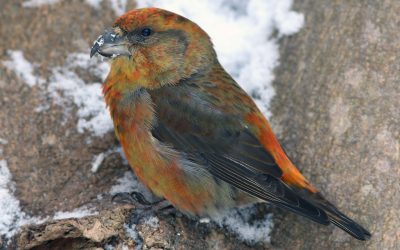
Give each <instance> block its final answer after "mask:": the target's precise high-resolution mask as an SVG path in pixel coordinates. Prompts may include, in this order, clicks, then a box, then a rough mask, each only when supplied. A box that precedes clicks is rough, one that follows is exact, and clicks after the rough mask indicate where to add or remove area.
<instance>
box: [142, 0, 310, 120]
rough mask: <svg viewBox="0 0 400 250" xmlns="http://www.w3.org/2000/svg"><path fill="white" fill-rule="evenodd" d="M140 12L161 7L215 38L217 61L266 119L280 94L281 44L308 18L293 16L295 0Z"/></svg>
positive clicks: (149, 1) (166, 1) (220, 2)
mask: <svg viewBox="0 0 400 250" xmlns="http://www.w3.org/2000/svg"><path fill="white" fill-rule="evenodd" d="M137 3H138V7H140V8H142V7H150V6H151V7H158V8H164V9H167V10H170V11H173V12H176V13H178V14H181V15H183V16H185V17H187V18H189V19H190V20H192V21H194V22H196V23H197V24H199V25H200V27H202V28H203V29H204V30H205V31H206V32H207V33H208V34H209V35H210V37H211V39H212V41H213V43H214V45H215V49H216V51H217V54H218V58H219V60H220V62H221V64H222V65H223V66H224V67H225V68H226V70H227V71H228V72H229V73H230V74H231V75H232V76H233V77H234V78H235V79H236V80H237V82H238V83H239V84H240V85H241V86H242V87H243V88H244V89H245V90H246V91H247V93H249V94H251V95H252V96H253V97H254V98H255V100H256V103H257V105H258V107H259V108H260V109H261V110H262V111H263V113H264V114H265V115H267V117H269V116H270V115H271V114H270V111H269V110H268V108H269V103H270V101H271V99H272V97H273V96H274V94H275V91H274V89H273V87H272V81H273V79H274V75H273V69H274V68H275V67H276V66H277V65H278V61H279V50H278V43H277V39H275V38H271V36H272V34H273V32H274V31H275V30H277V31H278V33H279V34H280V35H291V34H293V33H296V32H297V31H299V30H300V28H301V27H302V25H303V22H304V17H303V15H302V14H300V13H297V12H294V11H291V10H290V7H291V5H292V1H291V0H250V1H237V0H235V1H228V0H204V1H185V0H138V1H137Z"/></svg>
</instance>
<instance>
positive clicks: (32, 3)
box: [22, 0, 60, 8]
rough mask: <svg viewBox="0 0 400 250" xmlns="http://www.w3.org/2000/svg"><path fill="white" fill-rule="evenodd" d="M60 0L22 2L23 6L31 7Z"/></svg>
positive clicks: (28, 0)
mask: <svg viewBox="0 0 400 250" xmlns="http://www.w3.org/2000/svg"><path fill="white" fill-rule="evenodd" d="M58 2H60V0H27V1H25V2H23V3H22V6H23V7H28V8H33V7H40V6H42V5H47V4H55V3H58Z"/></svg>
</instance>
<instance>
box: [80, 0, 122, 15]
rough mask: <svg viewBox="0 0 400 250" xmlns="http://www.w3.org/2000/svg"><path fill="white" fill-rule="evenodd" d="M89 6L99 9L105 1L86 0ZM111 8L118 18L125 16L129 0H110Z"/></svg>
mask: <svg viewBox="0 0 400 250" xmlns="http://www.w3.org/2000/svg"><path fill="white" fill-rule="evenodd" d="M85 1H86V3H87V4H89V5H90V6H92V7H93V8H95V9H99V7H100V5H101V2H102V1H103V0H85ZM108 2H109V4H110V6H111V8H112V9H113V11H114V13H115V15H116V16H120V15H122V14H124V12H125V10H126V4H127V2H128V1H127V0H108Z"/></svg>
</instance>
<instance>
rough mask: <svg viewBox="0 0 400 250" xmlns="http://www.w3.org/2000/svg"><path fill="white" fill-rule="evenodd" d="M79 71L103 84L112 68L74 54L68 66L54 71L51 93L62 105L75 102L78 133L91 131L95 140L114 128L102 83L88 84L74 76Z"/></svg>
mask: <svg viewBox="0 0 400 250" xmlns="http://www.w3.org/2000/svg"><path fill="white" fill-rule="evenodd" d="M77 69H83V70H85V71H86V72H88V73H89V74H91V75H93V76H95V77H97V78H98V79H99V81H103V80H104V79H105V77H106V75H107V72H108V69H109V66H108V64H107V63H105V62H102V61H100V59H97V60H96V59H95V60H90V57H89V55H88V54H84V53H73V54H71V55H69V56H68V58H67V60H66V64H65V65H63V66H62V67H55V68H53V69H52V73H53V74H52V76H51V77H50V82H49V85H48V92H49V93H50V95H51V96H52V97H53V98H55V99H56V100H58V103H59V104H60V105H66V103H68V102H70V101H72V102H73V103H74V104H75V105H76V106H77V107H78V112H77V115H78V117H79V120H78V123H77V129H78V131H79V132H81V133H83V132H85V131H89V132H91V133H93V134H94V135H95V136H102V135H104V134H105V133H107V132H109V131H110V130H112V128H113V124H112V121H111V118H110V115H109V113H108V110H107V108H106V104H105V102H104V100H103V95H102V92H101V91H102V88H101V83H100V82H91V83H86V82H85V81H84V80H83V79H82V78H81V77H80V76H79V75H78V74H77V73H76V72H75V70H77Z"/></svg>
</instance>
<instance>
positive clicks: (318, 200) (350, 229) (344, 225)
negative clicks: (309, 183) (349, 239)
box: [312, 193, 371, 240]
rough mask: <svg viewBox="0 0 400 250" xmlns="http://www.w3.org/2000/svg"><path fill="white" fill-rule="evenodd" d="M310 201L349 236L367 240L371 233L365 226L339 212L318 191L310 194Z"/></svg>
mask: <svg viewBox="0 0 400 250" xmlns="http://www.w3.org/2000/svg"><path fill="white" fill-rule="evenodd" d="M312 196H313V198H312V203H314V204H315V206H317V207H319V208H321V209H323V210H324V211H325V212H326V214H327V215H328V218H329V221H330V222H331V223H332V224H334V225H335V226H337V227H339V228H340V229H342V230H344V231H345V232H347V233H348V234H350V235H351V236H353V237H355V238H356V239H359V240H368V239H369V238H370V237H371V233H370V232H368V230H366V229H365V228H363V227H362V226H361V225H359V224H358V223H357V222H355V221H354V220H352V219H350V218H349V217H347V216H346V215H345V214H343V213H342V212H340V211H339V210H338V209H337V208H336V207H335V206H334V205H333V204H332V203H330V202H329V201H327V200H326V199H325V198H324V197H323V196H322V195H321V194H320V193H315V194H313V195H312Z"/></svg>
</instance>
